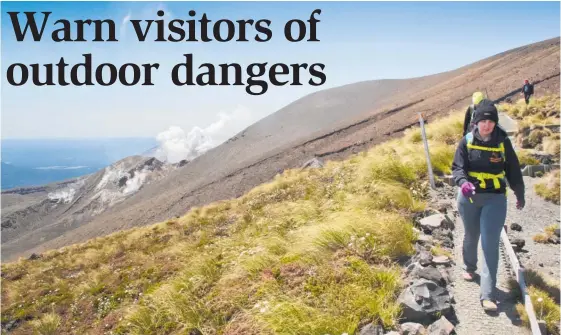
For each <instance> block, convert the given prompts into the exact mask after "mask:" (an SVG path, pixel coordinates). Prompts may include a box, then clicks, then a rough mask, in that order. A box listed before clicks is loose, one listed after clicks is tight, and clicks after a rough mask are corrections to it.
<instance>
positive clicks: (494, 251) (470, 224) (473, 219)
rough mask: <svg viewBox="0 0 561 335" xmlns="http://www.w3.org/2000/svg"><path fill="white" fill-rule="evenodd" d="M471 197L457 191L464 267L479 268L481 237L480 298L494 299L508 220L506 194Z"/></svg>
mask: <svg viewBox="0 0 561 335" xmlns="http://www.w3.org/2000/svg"><path fill="white" fill-rule="evenodd" d="M471 199H472V200H473V203H471V202H470V201H469V198H466V197H464V196H463V194H462V192H461V191H459V192H458V199H457V201H458V211H459V212H460V216H461V217H462V221H463V223H464V244H463V248H462V253H463V259H464V264H465V265H464V270H466V271H470V272H475V270H477V247H478V243H479V236H481V247H482V249H483V269H482V271H481V292H480V299H482V300H483V299H485V300H494V295H495V287H496V285H497V268H498V265H499V243H500V240H501V230H502V228H503V225H504V223H505V219H506V210H507V206H506V195H504V194H491V193H476V194H474V195H472V196H471Z"/></svg>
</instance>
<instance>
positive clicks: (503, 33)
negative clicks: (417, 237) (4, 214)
mask: <svg viewBox="0 0 561 335" xmlns="http://www.w3.org/2000/svg"><path fill="white" fill-rule="evenodd" d="M559 6H560V5H559V3H558V2H202V3H199V2H79V3H78V2H21V3H18V2H3V3H2V34H1V37H2V55H1V56H2V99H1V100H2V102H1V104H2V106H1V107H2V138H42V137H109V136H111V137H129V136H148V137H155V136H156V135H157V134H158V133H160V132H162V131H164V130H166V129H167V128H169V127H170V126H179V127H181V128H182V129H184V130H185V131H189V130H190V129H191V128H192V127H195V126H199V127H201V128H205V127H208V126H209V125H212V124H215V123H216V122H217V121H218V120H220V117H219V115H218V113H226V114H225V115H229V116H231V117H229V118H226V119H227V120H228V122H229V126H228V127H223V128H221V129H222V130H223V131H224V132H225V133H228V134H227V136H230V135H232V134H231V133H232V132H236V131H239V130H241V129H242V128H244V127H245V126H247V125H249V124H250V123H252V122H254V121H256V120H258V119H260V118H262V117H264V116H266V115H268V114H270V113H273V112H275V111H277V110H278V109H280V108H282V107H283V106H285V105H287V104H289V103H291V102H292V101H294V100H296V99H298V98H301V97H303V96H305V95H307V94H309V93H312V92H314V91H317V90H321V89H325V88H330V87H335V86H340V85H344V84H349V83H353V82H357V81H362V80H372V79H386V78H410V77H417V76H423V75H429V74H434V73H439V72H443V71H448V70H453V69H456V68H458V67H461V66H464V65H467V64H470V63H472V62H475V61H478V60H480V59H482V58H485V57H489V56H492V55H494V54H497V53H500V52H503V51H506V50H508V49H512V48H515V47H518V46H522V45H525V44H529V43H533V42H537V41H541V40H544V39H548V38H552V37H557V36H559V29H560V22H559V21H560V18H559V15H560V14H559V13H560V7H559ZM158 9H162V10H164V11H165V13H166V16H165V17H164V19H166V20H167V21H169V20H171V19H184V20H187V19H190V18H191V17H189V15H188V14H187V13H188V12H189V10H191V9H193V10H195V11H196V12H197V15H196V16H195V17H194V19H197V20H198V19H200V17H201V15H202V14H203V13H206V14H207V16H208V18H209V19H210V20H212V21H216V20H218V19H230V20H232V21H235V20H239V19H254V20H259V19H269V20H271V21H272V24H271V26H270V28H271V30H272V31H273V38H272V39H271V40H270V41H268V42H266V43H257V42H255V41H251V40H250V42H244V43H239V42H235V41H231V42H227V43H219V42H209V43H202V42H199V43H193V42H178V43H174V42H153V38H154V35H151V36H152V40H149V41H147V42H138V40H137V39H136V38H135V35H134V30H133V29H132V26H131V25H130V22H127V21H125V23H126V24H125V25H123V26H121V24H122V22H123V21H124V19H125V18H130V19H157V18H158V17H157V16H156V12H157V10H158ZM314 9H321V10H322V13H321V14H320V15H318V16H317V18H318V19H320V20H321V22H319V23H318V26H317V36H318V38H319V39H320V42H316V43H310V42H300V43H290V42H288V41H286V40H285V39H284V36H283V25H284V23H285V22H287V21H288V20H290V19H294V18H298V19H302V20H307V19H308V18H309V15H310V13H311V12H312V11H313V10H314ZM8 11H21V12H23V11H36V12H41V11H51V12H53V14H52V15H51V17H50V18H49V23H48V24H47V27H46V28H45V36H44V38H43V40H42V41H41V42H33V41H32V40H26V41H24V42H17V41H16V40H15V37H14V32H13V28H12V23H11V20H10V18H9V16H8V14H7V12H8ZM20 18H23V17H22V15H21V14H20ZM62 18H64V19H68V20H75V19H88V18H89V19H112V20H114V21H115V23H116V25H117V37H118V39H119V40H120V41H119V42H113V43H109V42H105V43H99V42H61V43H55V42H53V41H52V40H50V33H51V32H52V31H53V30H54V29H57V28H59V27H60V26H57V25H54V22H55V21H56V20H57V19H62ZM122 27H123V28H122ZM249 32H250V34H249V36H253V34H254V33H255V32H254V31H253V30H250V31H249ZM83 53H92V57H93V63H94V64H100V63H105V62H111V63H113V64H115V65H121V64H124V63H129V62H133V63H137V64H142V63H156V62H157V63H160V69H159V70H158V71H157V72H156V73H155V75H154V82H155V86H152V87H142V86H133V87H124V86H121V85H119V84H115V85H113V86H110V87H102V86H94V87H73V86H66V87H61V86H52V87H46V86H43V87H35V86H33V85H32V84H27V85H25V86H21V87H14V86H11V85H10V84H9V83H8V82H7V80H6V71H7V68H8V66H9V65H10V64H13V63H18V62H21V63H24V64H31V63H40V64H44V63H57V62H58V60H59V59H60V57H64V58H65V61H66V63H69V64H70V65H74V64H76V63H78V62H81V61H82V56H81V55H82V54H83ZM184 53H192V54H193V57H194V62H195V71H197V70H196V68H197V67H198V65H200V64H201V63H204V62H208V63H213V64H220V63H231V62H237V63H240V64H242V65H248V64H250V63H256V62H257V63H261V62H269V64H273V63H277V62H280V63H285V64H293V63H308V64H312V63H323V64H325V65H326V68H325V70H324V72H325V74H326V76H327V81H326V83H325V84H324V85H323V86H319V87H314V86H310V85H303V86H288V85H286V86H281V87H274V86H272V85H270V87H269V90H268V92H267V93H266V94H264V95H261V96H250V95H248V94H247V93H246V92H245V88H244V87H243V86H223V87H216V86H215V87H212V86H204V87H197V86H189V87H179V86H175V85H173V83H172V82H171V79H170V71H171V68H172V67H173V65H175V64H176V63H179V62H181V61H183V59H184V58H183V56H182V54H184ZM308 79H309V75H308V74H307V72H304V73H303V74H302V81H303V82H307V80H308ZM240 110H242V111H243V113H239V111H240ZM236 115H237V116H240V115H241V116H240V117H237V116H236ZM223 135H224V134H223ZM225 136H226V135H225Z"/></svg>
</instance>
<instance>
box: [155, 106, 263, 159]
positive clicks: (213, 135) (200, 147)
mask: <svg viewBox="0 0 561 335" xmlns="http://www.w3.org/2000/svg"><path fill="white" fill-rule="evenodd" d="M251 121H252V117H251V113H250V112H249V110H248V109H247V108H245V107H241V106H240V107H238V108H236V109H235V110H234V111H232V112H230V113H222V112H221V113H219V114H218V120H217V121H216V122H214V123H212V124H210V125H209V126H208V127H206V128H200V127H193V128H192V129H191V131H189V133H188V134H185V132H184V131H183V129H181V128H180V127H177V126H172V127H170V128H168V130H166V131H163V132H161V133H159V134H158V135H157V136H156V140H157V141H158V142H159V143H160V145H159V148H158V150H157V151H156V155H155V156H156V158H157V159H159V160H161V161H164V162H167V163H177V162H179V161H181V160H183V159H186V160H192V159H195V158H196V157H198V156H200V155H202V154H204V153H205V152H207V151H208V150H210V149H212V148H214V147H215V146H217V145H219V144H221V143H222V142H224V141H226V140H227V139H228V138H230V137H232V136H233V135H235V134H236V133H238V132H240V131H241V130H243V129H244V128H246V127H247V126H249V125H250V123H251Z"/></svg>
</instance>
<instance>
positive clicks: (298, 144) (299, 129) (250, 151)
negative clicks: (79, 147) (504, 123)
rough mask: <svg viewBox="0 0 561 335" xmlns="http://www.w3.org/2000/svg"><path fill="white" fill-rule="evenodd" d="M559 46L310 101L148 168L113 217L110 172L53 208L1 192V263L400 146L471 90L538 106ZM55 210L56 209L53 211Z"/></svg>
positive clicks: (555, 70)
mask: <svg viewBox="0 0 561 335" xmlns="http://www.w3.org/2000/svg"><path fill="white" fill-rule="evenodd" d="M559 42H560V40H559V38H555V39H550V40H546V41H542V42H539V43H535V44H531V45H527V46H524V47H520V48H517V49H513V50H509V51H505V52H503V53H501V54H498V55H495V56H492V57H489V58H486V59H483V60H481V61H478V62H476V63H473V64H470V65H467V66H464V67H462V68H459V69H457V70H454V71H450V72H445V73H440V74H435V75H432V76H427V77H422V78H414V79H405V80H376V81H365V82H359V83H355V84H350V85H345V86H342V87H337V88H332V89H328V90H323V91H319V92H317V93H314V94H311V95H308V96H306V97H303V98H301V99H299V100H297V101H295V102H293V103H291V104H289V105H288V106H286V107H284V108H282V109H280V110H279V111H277V112H276V113H274V114H272V115H270V116H268V117H266V118H264V119H262V120H260V121H259V122H257V123H255V124H253V125H251V126H250V127H248V128H247V129H245V130H244V131H242V132H241V133H239V134H237V135H236V136H234V137H233V138H231V139H230V140H228V141H227V142H225V143H224V144H222V145H220V146H218V147H216V148H214V149H212V150H210V151H208V152H207V153H205V154H204V155H202V156H200V157H198V158H196V159H194V160H193V161H191V162H189V163H188V164H184V165H183V164H180V165H177V166H174V167H173V168H169V169H168V168H166V166H165V165H161V164H160V162H158V161H157V160H152V161H151V163H150V164H149V165H150V166H151V165H154V166H155V167H154V168H153V169H152V170H150V171H151V173H150V174H149V175H151V176H153V177H150V180H149V182H145V183H142V185H139V188H138V189H137V190H135V191H136V192H133V193H131V195H130V196H126V197H121V198H119V201H114V202H113V203H112V206H110V207H109V206H106V205H104V202H103V201H102V202H101V203H100V202H99V199H105V200H104V201H107V199H111V196H108V195H110V194H114V193H110V192H109V191H108V192H109V193H107V194H106V195H105V196H102V195H99V196H98V198H96V199H98V201H97V202H95V201H92V200H91V199H93V198H95V195H96V194H97V193H96V189H95V188H96V186H98V185H100V183H101V182H102V181H103V178H104V176H105V175H107V173H108V171H109V170H110V169H111V168H108V169H106V170H103V171H100V172H98V173H96V174H94V175H90V176H87V178H81V179H79V180H78V181H77V182H76V183H80V182H82V183H83V184H84V185H80V187H79V191H75V192H77V193H75V194H74V196H73V197H72V200H70V201H67V202H65V200H64V199H68V198H69V194H66V193H61V191H60V190H58V193H57V194H58V195H59V196H58V198H56V199H58V200H53V199H52V198H53V196H52V192H53V190H54V189H52V190H46V189H42V188H38V189H37V190H35V191H33V190H28V191H25V190H22V189H20V190H18V191H17V192H14V191H13V190H12V191H7V192H3V193H2V211H3V213H2V257H3V259H4V260H10V259H14V258H16V257H18V256H27V255H29V254H30V253H31V252H41V251H43V250H46V249H51V248H56V247H61V246H64V245H68V244H71V243H76V242H80V241H84V240H87V239H90V238H93V237H97V236H100V235H105V234H108V233H111V232H114V231H118V230H122V229H125V228H130V227H134V226H142V225H147V224H151V223H155V222H158V221H163V220H165V219H168V218H171V217H175V216H179V215H183V214H184V213H186V212H187V211H188V210H189V209H190V208H191V207H193V206H201V205H204V204H208V203H210V202H213V201H217V200H222V199H228V198H233V197H239V196H241V195H242V194H244V193H245V192H247V191H248V190H250V189H252V188H253V187H255V186H257V185H259V184H261V183H263V182H265V181H268V180H270V179H271V178H272V177H274V175H275V174H277V173H278V172H279V171H282V170H284V169H287V168H294V167H298V166H300V165H302V164H303V163H304V162H305V161H307V160H308V159H310V158H312V157H320V158H321V159H337V160H338V159H343V158H345V157H347V156H348V155H350V154H351V153H353V152H357V151H361V150H364V149H366V148H369V147H370V146H372V145H374V144H378V143H381V142H383V141H386V140H388V139H390V138H394V137H396V136H400V135H401V134H402V133H403V131H404V130H405V129H407V128H409V127H411V126H412V125H415V124H416V123H417V120H416V115H417V113H418V112H423V113H424V115H425V117H426V118H428V120H429V122H430V121H432V120H435V119H437V118H439V117H441V116H444V115H445V114H447V113H448V112H449V111H450V110H451V109H462V110H463V109H464V108H465V107H466V106H467V105H468V104H469V103H470V100H471V95H472V93H473V92H474V91H475V90H483V91H486V92H487V94H488V95H489V97H490V98H491V99H494V100H497V101H503V100H509V99H512V100H516V99H519V98H520V97H521V95H520V89H521V87H522V82H523V80H524V79H526V78H528V79H530V80H531V81H532V82H534V83H535V94H536V95H537V96H540V95H543V94H547V93H550V92H555V93H557V92H558V91H559V73H560V72H559V62H560V54H559ZM128 159H131V158H128ZM145 162H146V158H143V159H140V160H139V161H135V163H132V162H131V163H129V165H130V166H129V165H128V166H127V169H125V170H131V169H133V170H134V169H135V166H136V167H138V166H143V167H145V164H144V163H145ZM131 164H132V165H131ZM143 164H144V165H143ZM154 171H161V172H158V173H153V172H154ZM106 178H107V177H106ZM127 178H128V179H127V180H125V181H122V182H121V185H119V181H120V180H121V179H120V178H117V179H115V180H113V179H111V180H112V183H113V184H112V185H113V186H112V188H109V189H108V190H113V191H118V192H120V194H124V193H126V192H125V189H126V187H127V185H131V186H130V187H134V185H136V184H134V183H132V182H131V180H129V179H130V178H134V177H133V176H130V175H129V176H128V177H127ZM137 178H138V177H137ZM85 179H87V180H88V182H85V183H84V180H85ZM127 181H128V182H127ZM123 183H124V184H123ZM133 184H134V185H133ZM140 186H142V187H140ZM97 192H99V190H97ZM22 193H26V194H22ZM49 193H51V200H49V197H48V196H47V194H49ZM80 194H83V195H84V197H83V198H80V197H79V195H80ZM65 197H66V198H65ZM86 198H87V199H86ZM57 201H58V203H57ZM28 204H29V206H28ZM53 204H59V206H58V207H56V206H55V207H56V208H52V207H53ZM96 206H97V207H96Z"/></svg>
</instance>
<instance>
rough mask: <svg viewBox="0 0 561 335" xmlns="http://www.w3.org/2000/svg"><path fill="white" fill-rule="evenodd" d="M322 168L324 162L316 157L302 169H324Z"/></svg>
mask: <svg viewBox="0 0 561 335" xmlns="http://www.w3.org/2000/svg"><path fill="white" fill-rule="evenodd" d="M322 167H323V162H322V161H320V160H319V159H317V158H315V157H314V158H312V159H310V160H309V161H307V162H306V163H304V164H303V165H302V166H301V167H300V168H301V169H305V168H322Z"/></svg>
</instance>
